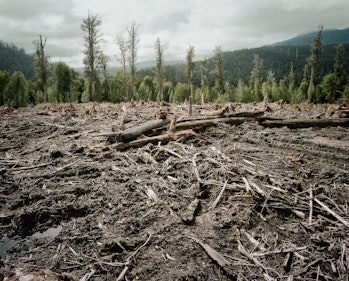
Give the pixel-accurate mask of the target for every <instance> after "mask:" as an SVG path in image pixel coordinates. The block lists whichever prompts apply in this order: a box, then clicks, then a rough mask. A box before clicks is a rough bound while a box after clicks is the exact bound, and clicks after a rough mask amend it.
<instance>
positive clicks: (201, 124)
mask: <svg viewBox="0 0 349 281" xmlns="http://www.w3.org/2000/svg"><path fill="white" fill-rule="evenodd" d="M252 120H255V119H254V118H249V117H224V118H213V119H201V120H188V121H181V122H177V124H176V129H177V130H186V129H193V130H202V129H204V128H207V127H211V126H215V125H217V124H218V123H226V124H230V125H240V124H242V123H244V122H246V121H252Z"/></svg>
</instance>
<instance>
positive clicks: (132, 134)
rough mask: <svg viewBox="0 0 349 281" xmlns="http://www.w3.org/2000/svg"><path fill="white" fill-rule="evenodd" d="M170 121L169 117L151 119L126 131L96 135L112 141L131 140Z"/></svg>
mask: <svg viewBox="0 0 349 281" xmlns="http://www.w3.org/2000/svg"><path fill="white" fill-rule="evenodd" d="M169 122H170V120H169V119H164V120H163V119H157V120H150V121H148V122H145V123H142V124H140V125H138V126H135V127H132V128H129V129H127V130H124V131H119V132H112V133H102V134H97V135H95V136H96V137H108V138H109V140H111V141H114V142H115V141H118V142H129V141H132V140H135V139H137V138H138V137H139V136H141V135H143V134H146V133H149V132H150V131H152V130H154V129H156V128H158V127H162V126H165V125H167V124H168V123H169Z"/></svg>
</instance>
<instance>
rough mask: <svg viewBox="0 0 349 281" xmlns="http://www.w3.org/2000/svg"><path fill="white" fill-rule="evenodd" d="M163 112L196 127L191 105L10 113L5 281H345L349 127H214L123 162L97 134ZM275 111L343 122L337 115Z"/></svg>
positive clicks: (3, 195)
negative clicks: (189, 111)
mask: <svg viewBox="0 0 349 281" xmlns="http://www.w3.org/2000/svg"><path fill="white" fill-rule="evenodd" d="M221 107H222V105H207V106H206V107H205V108H201V107H199V106H196V107H195V108H194V115H196V116H204V115H205V112H210V111H213V110H216V109H219V108H221ZM261 107H262V105H261V104H245V105H241V104H234V105H233V108H234V111H235V112H239V111H241V112H252V111H258V110H260V109H261ZM160 108H161V110H165V111H166V112H168V116H169V117H171V116H173V114H174V113H176V115H177V117H178V119H180V118H181V117H183V116H187V105H185V104H181V105H179V104H173V105H167V104H162V105H159V104H156V103H145V104H131V103H128V104H116V105H114V104H84V105H76V104H75V105H47V104H46V105H39V106H37V107H32V108H25V109H19V110H16V111H13V112H11V113H9V112H7V113H2V114H1V115H0V136H1V137H0V222H1V224H0V239H1V240H0V254H1V260H0V268H1V271H0V281H2V280H7V281H10V280H11V281H12V280H21V281H23V280H26V281H32V280H80V281H86V280H93V281H97V280H98V281H100V280H183V281H184V280H348V276H349V275H348V271H349V235H348V234H349V211H348V208H349V205H348V201H349V128H348V127H341V126H335V127H333V126H331V127H324V128H319V127H309V128H301V129H290V128H288V127H285V126H284V127H280V128H269V127H266V126H263V125H262V124H261V123H259V122H257V121H256V120H253V119H248V120H246V122H243V123H242V124H240V125H231V124H226V123H219V122H217V124H215V125H214V126H209V127H207V128H205V129H201V130H195V129H194V131H195V132H196V133H197V134H199V135H200V138H194V139H192V140H187V141H180V140H178V141H170V142H169V143H166V144H164V143H157V144H151V143H149V144H146V145H145V146H142V147H140V148H130V149H127V150H124V151H119V150H116V149H114V148H113V144H110V143H109V142H107V141H106V137H103V136H99V134H100V133H108V132H112V130H113V131H118V130H120V128H121V127H123V129H125V128H131V127H132V126H136V125H139V124H142V123H143V122H145V121H147V120H152V119H156V118H158V117H157V116H158V114H159V111H160ZM268 109H269V110H267V111H265V113H264V117H273V118H282V119H283V120H293V119H306V120H314V119H320V120H321V119H324V118H328V119H336V118H339V117H338V114H337V113H338V112H337V109H338V106H336V105H298V106H291V105H282V104H273V105H270V107H269V108H268ZM121 120H122V122H121ZM143 137H147V136H143ZM21 278H22V279H21Z"/></svg>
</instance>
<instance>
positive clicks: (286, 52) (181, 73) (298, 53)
mask: <svg viewBox="0 0 349 281" xmlns="http://www.w3.org/2000/svg"><path fill="white" fill-rule="evenodd" d="M336 46H337V44H334V45H325V46H323V51H322V52H321V54H320V57H319V61H318V64H317V66H316V70H315V83H320V82H321V80H322V78H323V77H324V76H325V75H326V74H328V73H330V72H333V65H334V59H335V55H336ZM344 48H345V61H346V62H347V63H346V73H347V74H349V44H344ZM254 55H258V56H259V57H260V58H261V59H262V60H263V66H262V78H263V80H264V81H265V79H266V77H267V73H268V71H270V70H271V71H273V72H274V77H275V79H276V81H279V80H280V79H283V78H285V77H286V76H287V75H288V74H289V72H290V70H291V67H293V72H294V75H295V80H296V84H298V85H299V83H300V82H301V81H302V79H303V69H304V66H305V65H306V64H307V61H306V60H307V58H308V57H309V55H310V46H264V47H259V48H252V49H242V50H236V51H229V52H224V70H225V78H226V80H227V81H229V82H230V83H232V84H233V85H237V84H238V81H239V80H240V79H241V80H242V81H243V82H245V83H248V82H249V77H250V74H251V70H252V68H253V58H254ZM213 68H214V63H213V59H212V58H210V59H209V60H208V72H209V73H210V71H212V70H213ZM137 74H138V76H139V77H140V79H143V77H144V76H146V75H150V76H153V71H152V69H151V68H147V69H142V70H140V71H138V73H137ZM165 75H166V80H168V81H171V82H172V83H173V84H174V85H176V83H177V82H182V83H186V82H187V78H186V77H185V63H182V64H177V65H172V66H167V67H166V71H165ZM213 79H214V78H213V76H212V75H209V83H210V85H211V86H213V85H214V80H213ZM348 81H349V77H348ZM194 84H195V85H196V86H198V87H199V86H200V62H196V69H195V78H194Z"/></svg>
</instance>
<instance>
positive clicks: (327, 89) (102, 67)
mask: <svg viewBox="0 0 349 281" xmlns="http://www.w3.org/2000/svg"><path fill="white" fill-rule="evenodd" d="M101 24H102V20H101V18H100V17H99V16H98V15H94V14H92V13H91V12H89V13H88V16H87V17H86V18H85V19H83V21H82V24H81V29H82V31H83V32H84V60H83V63H84V74H83V76H82V77H81V75H79V73H78V72H77V71H75V70H74V69H72V68H70V67H69V66H68V65H67V64H66V63H65V62H58V63H55V64H51V63H50V62H49V56H47V54H46V52H45V46H46V41H47V38H46V37H44V36H42V35H39V38H38V39H36V40H34V41H33V43H34V45H35V46H36V52H35V54H34V69H35V79H33V80H31V79H29V80H27V79H26V77H25V75H24V74H23V73H22V72H21V71H15V72H13V73H12V75H10V74H9V72H7V71H0V105H1V104H4V103H6V102H9V103H11V105H12V106H13V107H20V106H26V105H28V104H29V103H31V104H36V103H41V102H62V103H65V102H89V101H97V102H115V103H116V102H122V101H132V100H135V101H141V100H142V101H167V102H183V101H189V103H190V108H191V106H192V104H193V103H205V102H252V101H254V102H259V101H262V100H270V101H277V100H281V99H282V100H284V101H285V102H289V103H300V102H304V101H308V102H317V103H325V102H335V101H337V100H339V99H348V98H349V86H348V85H347V84H348V74H347V69H348V66H347V64H346V60H347V57H346V50H345V45H344V44H339V45H337V46H336V49H335V55H334V58H333V65H331V66H330V67H328V66H327V69H330V71H327V72H324V64H321V63H319V60H320V62H321V57H322V56H323V55H324V53H325V52H324V51H326V48H327V46H326V48H324V46H322V44H321V35H322V32H323V27H322V26H320V27H319V30H318V32H317V33H316V35H315V36H314V38H313V42H312V45H311V47H310V49H309V47H307V49H308V52H307V54H308V56H307V57H306V58H305V59H304V58H303V59H299V57H302V56H303V57H304V53H306V52H304V48H305V47H291V46H290V47H288V55H289V53H290V50H291V51H292V52H293V51H296V54H295V58H293V59H292V60H290V61H289V62H290V63H289V65H288V66H287V67H288V70H287V71H284V72H283V73H282V75H281V74H280V73H276V72H275V71H274V70H273V67H271V65H270V64H268V61H269V57H268V56H265V53H267V51H268V48H270V47H262V48H259V49H257V50H259V51H260V52H255V53H253V57H251V53H249V55H250V60H249V61H248V62H246V61H245V63H244V64H242V66H241V67H236V66H235V68H234V69H235V70H236V69H237V71H240V73H236V72H233V71H230V70H231V69H232V66H231V64H230V63H229V62H231V60H230V59H229V58H230V57H231V56H232V55H234V54H233V53H234V52H223V51H222V48H221V47H216V48H215V49H214V51H213V56H212V58H210V59H203V60H201V61H195V47H194V46H191V45H189V46H188V49H187V54H186V62H185V64H179V65H175V66H169V65H168V66H166V63H165V61H164V53H165V51H166V49H165V47H164V46H163V45H162V44H161V41H160V38H157V40H156V41H155V42H154V56H155V59H156V65H155V67H153V68H151V69H147V70H141V71H137V69H136V63H137V51H138V44H139V34H138V25H137V24H136V23H135V22H133V23H132V24H131V25H130V26H129V27H128V28H127V38H123V37H121V36H118V37H116V42H115V49H116V52H117V57H118V60H119V62H120V65H121V68H120V70H119V71H118V72H117V73H116V75H114V76H112V75H110V71H109V62H110V59H109V58H108V57H107V56H106V55H105V54H104V53H103V52H102V48H101V45H102V43H103V42H102V39H101V38H102V35H101V33H100V26H101ZM273 48H275V47H273ZM286 48H287V47H280V50H285V49H286ZM297 48H298V49H297ZM324 49H325V50H324ZM241 52H247V50H241ZM245 57H246V56H245ZM241 59H242V58H241ZM236 61H238V60H236ZM274 61H275V59H274ZM279 61H282V60H279ZM300 62H303V67H302V69H301V70H300ZM237 64H238V63H237ZM275 69H277V70H279V69H280V67H276V68H275ZM285 73H286V74H285ZM318 73H322V74H323V76H322V77H321V78H320V79H319V74H318ZM232 75H233V77H232Z"/></svg>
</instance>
